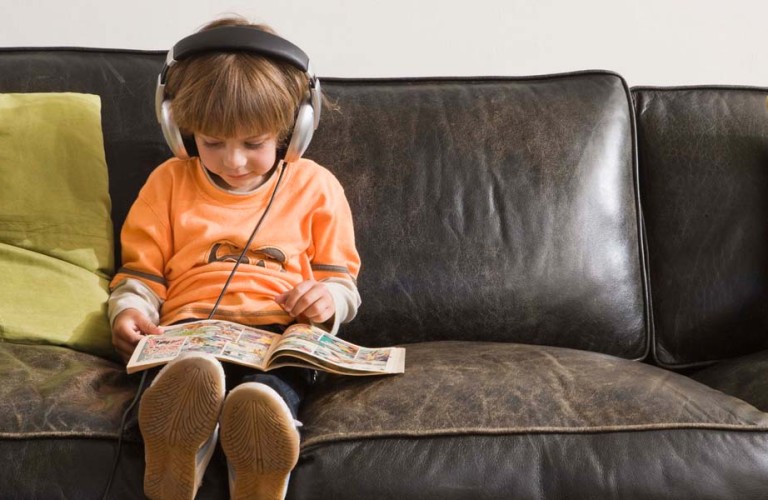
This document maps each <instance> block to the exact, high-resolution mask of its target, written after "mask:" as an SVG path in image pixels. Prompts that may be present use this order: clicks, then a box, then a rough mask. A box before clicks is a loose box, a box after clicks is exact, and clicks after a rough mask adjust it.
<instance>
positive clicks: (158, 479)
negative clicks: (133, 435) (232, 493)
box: [139, 354, 225, 500]
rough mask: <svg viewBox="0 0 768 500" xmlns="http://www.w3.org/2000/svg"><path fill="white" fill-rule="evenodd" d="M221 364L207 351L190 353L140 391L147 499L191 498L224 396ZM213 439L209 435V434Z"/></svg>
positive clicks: (188, 499) (167, 367)
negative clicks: (142, 394) (201, 454)
mask: <svg viewBox="0 0 768 500" xmlns="http://www.w3.org/2000/svg"><path fill="white" fill-rule="evenodd" d="M224 391H225V385H224V370H223V368H222V367H221V364H220V363H219V362H218V361H216V360H215V359H214V358H213V357H211V356H206V355H200V354H193V355H189V356H184V357H181V358H177V359H175V360H174V361H172V362H171V363H169V364H168V365H166V366H165V367H164V368H163V369H162V370H161V371H160V373H159V374H158V375H157V377H156V378H155V380H154V381H153V383H152V385H151V386H150V387H149V388H148V389H147V390H146V392H145V393H144V396H142V399H141V403H140V406H139V428H140V429H141V434H142V436H143V438H144V458H145V462H146V464H145V470H144V494H145V495H146V496H147V497H148V498H150V499H179V500H181V499H185V500H192V499H193V498H194V497H195V494H196V493H197V489H198V488H199V486H200V483H201V481H202V478H203V473H204V472H205V466H206V465H207V464H208V461H210V455H211V454H212V453H213V450H214V445H215V443H210V446H208V447H207V448H206V449H205V450H203V452H204V455H203V456H201V457H198V453H199V452H200V451H201V447H202V446H203V445H204V444H206V442H207V441H208V440H209V438H211V437H212V436H214V432H215V430H216V425H217V422H218V418H219V415H220V413H221V407H222V402H223V400H224ZM213 438H214V439H215V436H214V437H213Z"/></svg>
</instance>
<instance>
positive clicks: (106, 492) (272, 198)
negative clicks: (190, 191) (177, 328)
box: [102, 160, 288, 500]
mask: <svg viewBox="0 0 768 500" xmlns="http://www.w3.org/2000/svg"><path fill="white" fill-rule="evenodd" d="M280 163H282V166H283V168H280V164H278V167H277V168H278V169H279V170H280V173H279V175H278V177H277V182H276V183H275V188H274V189H273V190H272V194H271V195H270V196H269V202H267V206H266V207H265V208H264V212H263V213H262V214H261V217H259V220H258V222H256V226H255V227H254V228H253V231H251V235H250V236H249V237H248V241H247V242H246V243H245V246H244V247H243V251H242V252H241V253H240V255H239V256H238V257H237V262H235V266H234V267H233V268H232V271H231V272H230V273H229V276H228V277H227V281H226V282H225V283H224V286H223V287H222V288H221V292H220V293H219V297H218V298H217V299H216V303H215V304H213V308H212V309H211V312H210V313H209V314H208V319H211V318H213V315H214V314H215V313H216V309H218V308H219V303H220V302H221V299H222V298H223V297H224V293H225V292H226V291H227V288H228V287H229V283H230V282H231V281H232V277H233V276H234V275H235V272H236V271H237V268H238V267H240V262H242V260H243V257H245V253H246V252H247V251H248V248H249V247H250V246H251V243H253V239H254V238H255V237H256V232H257V231H258V230H259V228H260V227H261V223H262V222H264V219H265V218H266V217H267V213H269V209H270V207H272V202H273V201H275V195H276V194H277V188H278V187H280V183H281V181H282V180H283V174H285V170H286V169H287V168H288V164H287V163H284V162H283V161H282V160H281V161H280ZM146 379H147V371H146V370H145V371H144V373H142V375H141V380H140V381H139V388H138V389H137V390H136V395H135V396H134V397H133V401H131V404H130V405H128V408H126V410H125V412H124V413H123V418H122V419H121V420H120V428H119V435H118V437H117V452H116V453H115V461H114V463H113V464H112V471H111V472H110V474H109V481H108V482H107V486H106V488H105V489H104V496H103V497H102V498H103V500H107V496H108V495H109V490H110V488H111V487H112V480H113V479H114V477H115V473H116V472H117V465H118V464H119V463H120V452H121V450H122V447H123V432H124V431H125V421H126V420H127V419H128V414H129V413H130V411H131V410H132V409H133V407H134V406H136V402H137V401H138V400H139V396H141V393H142V389H143V388H144V383H145V382H146Z"/></svg>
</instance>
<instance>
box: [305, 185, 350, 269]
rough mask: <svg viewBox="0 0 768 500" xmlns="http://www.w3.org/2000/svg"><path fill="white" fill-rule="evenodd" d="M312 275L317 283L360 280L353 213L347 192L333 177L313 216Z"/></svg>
mask: <svg viewBox="0 0 768 500" xmlns="http://www.w3.org/2000/svg"><path fill="white" fill-rule="evenodd" d="M312 243H313V247H314V248H313V252H312V256H311V262H312V273H313V274H314V277H315V279H316V280H326V279H328V278H342V279H346V280H351V281H352V282H353V283H355V282H356V281H357V275H358V272H359V271H360V256H359V254H358V252H357V248H356V246H355V230H354V226H353V223H352V212H351V210H350V208H349V202H348V201H347V198H346V196H345V195H344V189H343V188H342V187H341V184H339V182H338V180H336V178H335V177H333V176H329V178H328V180H327V183H326V190H325V193H324V198H323V200H322V203H321V204H320V205H319V207H318V208H317V209H316V210H315V212H314V214H313V216H312Z"/></svg>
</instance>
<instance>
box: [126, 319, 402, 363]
mask: <svg viewBox="0 0 768 500" xmlns="http://www.w3.org/2000/svg"><path fill="white" fill-rule="evenodd" d="M186 351H198V352H207V353H210V354H212V355H214V356H215V357H216V358H218V359H219V360H221V361H228V362H231V363H237V364H241V365H245V366H250V367H253V368H256V369H258V370H262V371H269V370H271V369H273V368H279V367H281V366H301V367H305V368H314V369H316V370H323V371H327V372H331V373H337V374H342V375H386V374H391V373H403V372H404V370H405V349H404V348H402V347H381V348H368V347H361V346H358V345H355V344H352V343H350V342H347V341H345V340H342V339H340V338H338V337H336V336H334V335H329V334H328V333H327V332H325V331H323V330H321V329H320V328H317V327H315V326H311V325H306V324H300V323H297V324H294V325H291V326H289V327H288V328H287V329H286V330H285V332H283V333H282V334H279V333H273V332H268V331H266V330H260V329H258V328H253V327H248V326H243V325H240V324H237V323H232V322H229V321H220V320H200V321H194V322H191V323H184V324H179V325H174V326H166V327H163V334H162V335H146V336H144V337H142V339H141V341H140V342H139V344H138V346H136V350H135V351H134V352H133V355H132V356H131V359H130V361H128V366H127V368H126V369H127V371H128V373H134V372H137V371H141V370H146V369H147V368H151V367H153V366H159V365H162V364H164V363H167V362H169V361H171V360H172V359H173V358H175V357H176V356H178V355H179V354H181V353H182V352H186Z"/></svg>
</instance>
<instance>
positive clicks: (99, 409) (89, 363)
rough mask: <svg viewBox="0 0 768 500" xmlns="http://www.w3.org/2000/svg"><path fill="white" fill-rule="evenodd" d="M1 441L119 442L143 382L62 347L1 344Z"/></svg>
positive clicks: (109, 363)
mask: <svg viewBox="0 0 768 500" xmlns="http://www.w3.org/2000/svg"><path fill="white" fill-rule="evenodd" d="M0 380H2V381H3V383H2V384H0V438H3V439H14V438H20V439H21V438H29V437H33V436H36V437H47V436H52V437H85V438H98V437H107V438H117V436H118V435H119V431H118V428H119V425H120V420H121V418H122V414H123V412H124V411H125V409H126V408H127V406H128V404H129V403H130V401H131V400H132V399H133V397H134V396H135V394H136V389H137V388H138V378H131V379H128V377H127V375H126V374H125V369H124V368H123V367H121V366H120V365H118V364H117V363H114V362H112V361H108V360H106V359H103V358H100V357H97V356H94V355H91V354H86V353H82V352H79V351H75V350H73V349H68V348H65V347H59V346H48V345H27V344H14V343H0Z"/></svg>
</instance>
